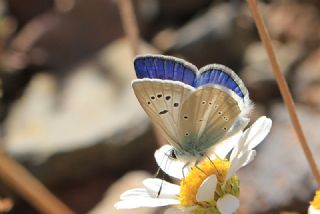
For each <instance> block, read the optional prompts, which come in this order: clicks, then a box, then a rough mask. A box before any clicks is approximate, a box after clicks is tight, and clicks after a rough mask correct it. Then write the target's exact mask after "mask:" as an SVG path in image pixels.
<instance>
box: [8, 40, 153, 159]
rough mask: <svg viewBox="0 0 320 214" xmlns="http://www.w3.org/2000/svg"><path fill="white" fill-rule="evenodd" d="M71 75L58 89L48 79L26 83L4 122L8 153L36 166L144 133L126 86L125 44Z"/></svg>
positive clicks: (128, 59)
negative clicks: (47, 159) (55, 156)
mask: <svg viewBox="0 0 320 214" xmlns="http://www.w3.org/2000/svg"><path fill="white" fill-rule="evenodd" d="M147 50H148V52H155V51H154V50H152V49H151V48H147ZM71 73H72V75H70V76H69V77H68V78H67V79H66V80H65V81H64V83H63V84H64V86H63V87H62V88H61V87H60V86H59V85H58V83H57V81H56V80H55V79H54V78H53V77H52V76H50V75H49V74H38V75H36V76H35V77H34V78H33V79H32V81H31V82H30V84H29V86H28V88H27V89H26V91H25V93H24V95H23V97H22V98H21V99H20V100H18V101H17V102H16V103H15V104H14V106H13V107H12V108H11V111H10V113H9V115H8V117H7V119H6V121H5V123H4V129H5V130H6V133H5V137H4V140H5V142H6V144H5V147H6V149H7V151H8V152H9V153H10V154H12V155H14V156H15V157H17V158H20V159H21V158H24V159H26V158H28V159H29V158H31V159H33V160H37V161H41V160H44V159H46V158H48V157H51V156H52V155H54V154H58V153H61V152H71V151H74V150H77V149H80V148H88V147H90V146H94V145H95V144H96V143H98V142H103V141H107V142H108V140H107V139H111V138H112V139H113V141H114V142H113V143H114V144H125V143H128V142H130V141H132V140H133V139H135V138H136V137H137V136H140V135H141V134H142V133H144V132H145V131H146V129H147V127H148V119H147V116H146V114H145V113H144V112H143V110H142V108H141V107H140V105H139V104H138V102H137V99H136V98H135V96H134V95H133V90H132V89H131V85H130V81H131V80H132V79H133V78H134V70H133V65H132V56H131V52H130V49H129V46H128V43H127V42H126V40H120V41H118V42H115V43H114V44H113V45H111V46H110V49H109V48H106V50H104V51H102V52H101V53H100V54H99V56H98V57H97V58H96V59H93V60H91V61H89V62H87V63H84V64H82V65H80V66H79V67H78V68H76V69H75V71H73V72H71ZM128 121H130V123H128ZM115 137H116V138H118V140H116V138H115ZM29 160H30V159H29Z"/></svg>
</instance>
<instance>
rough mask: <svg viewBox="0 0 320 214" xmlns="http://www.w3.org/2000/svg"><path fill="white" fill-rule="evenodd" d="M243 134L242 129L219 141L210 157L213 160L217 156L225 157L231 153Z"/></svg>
mask: <svg viewBox="0 0 320 214" xmlns="http://www.w3.org/2000/svg"><path fill="white" fill-rule="evenodd" d="M241 135H242V131H240V132H238V133H236V134H235V135H233V136H231V137H230V138H228V139H226V140H224V141H222V142H220V143H218V144H217V145H215V146H214V147H213V151H212V152H210V153H211V154H210V158H211V159H212V160H213V159H215V158H219V159H225V157H226V156H227V155H228V154H229V152H230V151H231V149H232V148H234V147H235V145H237V143H238V142H239V140H240V138H241Z"/></svg>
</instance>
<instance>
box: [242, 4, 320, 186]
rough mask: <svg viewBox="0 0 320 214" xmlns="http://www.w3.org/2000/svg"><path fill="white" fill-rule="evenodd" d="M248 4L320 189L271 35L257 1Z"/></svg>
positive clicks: (314, 164) (317, 176) (316, 173)
mask: <svg viewBox="0 0 320 214" xmlns="http://www.w3.org/2000/svg"><path fill="white" fill-rule="evenodd" d="M248 4H249V7H250V10H251V12H252V15H253V18H254V20H255V23H256V26H257V29H258V32H259V35H260V38H261V41H262V43H263V45H264V47H265V49H266V52H267V54H268V57H269V60H270V63H271V66H272V70H273V73H274V76H275V78H276V81H277V84H278V87H279V89H280V93H281V95H282V98H283V100H284V103H285V105H286V107H287V109H288V112H289V115H290V118H291V122H292V125H293V127H294V130H295V132H296V134H297V136H298V139H299V142H300V144H301V147H302V149H303V152H304V155H305V156H306V158H307V160H308V163H309V166H310V168H311V171H312V174H313V176H314V177H315V179H316V181H317V183H318V186H319V187H320V173H319V170H318V168H317V164H316V162H315V159H314V157H313V155H312V152H311V150H310V147H309V146H308V143H307V140H306V138H305V135H304V133H303V130H302V127H301V124H300V121H299V119H298V116H297V111H296V108H295V104H294V101H293V98H292V95H291V93H290V91H289V87H288V84H287V82H286V80H285V78H284V75H283V74H282V72H281V69H280V66H279V63H278V61H277V58H276V55H275V52H274V49H273V47H272V42H271V39H270V35H269V34H268V32H267V29H266V26H265V24H264V21H263V19H262V17H261V13H260V11H259V8H258V6H257V2H256V0H248Z"/></svg>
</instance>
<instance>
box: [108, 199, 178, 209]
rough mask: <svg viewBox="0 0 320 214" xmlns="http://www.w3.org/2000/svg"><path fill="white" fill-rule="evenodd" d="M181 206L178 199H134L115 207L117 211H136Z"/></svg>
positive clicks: (120, 202)
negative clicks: (147, 208)
mask: <svg viewBox="0 0 320 214" xmlns="http://www.w3.org/2000/svg"><path fill="white" fill-rule="evenodd" d="M176 204H179V201H178V200H176V199H167V198H148V197H132V198H130V199H129V198H127V199H125V200H123V201H119V202H117V203H116V204H115V205H114V207H115V208H117V209H134V208H140V207H161V206H168V205H176Z"/></svg>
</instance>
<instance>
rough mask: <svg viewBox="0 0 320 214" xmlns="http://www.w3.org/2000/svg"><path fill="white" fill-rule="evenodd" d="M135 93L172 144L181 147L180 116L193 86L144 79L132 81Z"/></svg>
mask: <svg viewBox="0 0 320 214" xmlns="http://www.w3.org/2000/svg"><path fill="white" fill-rule="evenodd" d="M132 87H133V89H134V93H135V95H136V97H137V98H138V100H139V102H140V104H141V106H142V107H143V109H144V110H145V112H146V113H147V114H148V115H149V117H150V119H151V120H152V122H153V123H154V124H155V125H156V126H157V127H159V128H160V130H161V131H162V132H163V134H164V135H165V138H166V139H167V140H168V142H169V143H170V144H172V145H173V146H175V147H179V146H180V145H179V143H180V139H179V135H178V130H179V125H180V124H179V116H180V112H181V107H182V103H183V102H184V101H185V100H186V99H187V97H189V96H190V94H191V93H192V92H193V90H194V89H193V88H192V87H190V86H188V85H186V84H183V83H180V82H176V81H170V80H155V79H143V80H135V81H133V83H132Z"/></svg>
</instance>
